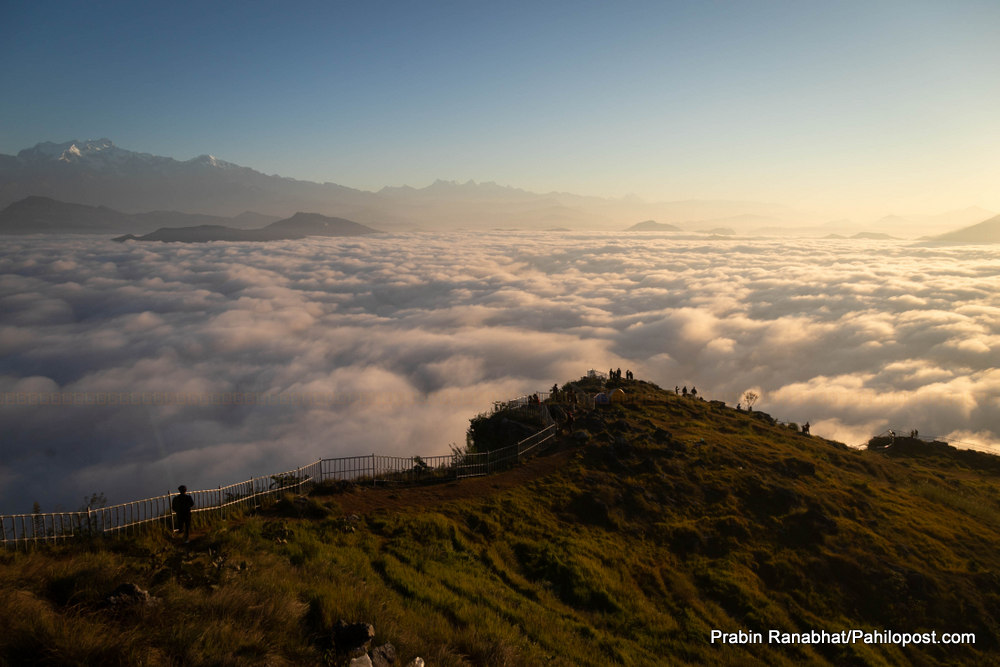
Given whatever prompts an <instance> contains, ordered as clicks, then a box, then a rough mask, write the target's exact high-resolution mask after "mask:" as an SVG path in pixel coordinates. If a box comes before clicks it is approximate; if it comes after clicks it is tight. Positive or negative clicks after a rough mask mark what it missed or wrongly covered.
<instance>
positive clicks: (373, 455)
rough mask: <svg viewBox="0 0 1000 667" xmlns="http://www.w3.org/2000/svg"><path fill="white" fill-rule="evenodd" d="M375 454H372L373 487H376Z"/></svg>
mask: <svg viewBox="0 0 1000 667" xmlns="http://www.w3.org/2000/svg"><path fill="white" fill-rule="evenodd" d="M375 485H376V482H375V454H372V486H375Z"/></svg>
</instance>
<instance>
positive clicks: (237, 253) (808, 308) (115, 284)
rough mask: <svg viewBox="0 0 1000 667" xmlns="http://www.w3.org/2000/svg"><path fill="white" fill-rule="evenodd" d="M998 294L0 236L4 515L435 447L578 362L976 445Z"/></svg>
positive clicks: (497, 251) (521, 237)
mask: <svg viewBox="0 0 1000 667" xmlns="http://www.w3.org/2000/svg"><path fill="white" fill-rule="evenodd" d="M998 283H1000V265H998V263H997V261H996V259H995V253H994V251H993V250H992V249H990V248H977V247H963V248H958V249H949V248H917V247H909V246H906V245H903V244H896V243H881V242H878V243H875V242H872V243H867V242H858V241H833V240H801V241H774V240H767V239H763V240H760V239H758V240H746V239H730V240H726V239H714V240H702V239H691V238H680V237H677V236H670V235H662V236H659V235H655V234H635V235H624V234H622V235H615V234H596V233H595V234H569V233H567V234H559V233H527V232H503V233H500V232H497V233H486V234H484V233H475V234H472V233H469V234H460V233H456V234H440V235H438V234H422V233H414V234H399V235H387V236H379V237H372V238H354V239H309V240H302V241H289V242H281V243H271V244H236V243H213V244H194V245H181V244H163V245H160V244H136V243H130V244H124V245H119V244H114V243H111V242H110V241H106V240H103V239H93V238H81V237H76V238H69V239H51V238H37V237H36V238H14V239H5V247H4V250H3V251H2V252H0V391H2V392H7V393H5V394H4V396H5V397H8V398H12V401H8V402H7V403H6V404H4V405H0V430H2V432H3V433H4V438H3V439H2V440H0V511H4V512H10V511H18V510H25V509H28V508H30V506H31V502H32V501H33V500H38V501H40V502H42V503H43V505H44V506H45V507H46V508H47V509H54V508H55V507H57V506H62V507H64V508H68V509H72V508H75V507H76V506H77V505H78V504H79V502H80V500H81V499H82V498H83V497H84V496H85V495H88V494H89V493H91V492H94V491H104V492H105V493H107V494H108V496H109V498H110V499H111V500H112V501H122V500H127V499H131V498H133V497H136V498H137V497H142V496H146V495H149V494H150V493H161V492H162V493H165V492H167V491H168V490H170V489H172V488H174V487H176V485H177V484H178V483H181V482H183V483H186V484H188V485H189V486H192V487H210V486H215V485H218V484H220V483H223V484H224V483H228V482H230V481H236V480H239V479H244V478H246V477H248V476H251V475H255V474H264V473H271V472H278V471H279V470H284V469H288V468H293V467H295V466H298V465H300V464H303V463H306V462H308V461H310V460H315V459H316V458H319V457H321V456H340V455H353V454H368V453H372V452H377V453H398V454H404V455H412V454H423V455H432V454H438V453H447V452H448V451H449V446H450V444H451V443H461V442H462V441H463V439H464V431H465V427H466V425H467V421H468V419H469V417H470V416H472V415H473V414H475V413H476V412H478V411H481V410H484V409H486V408H488V407H489V406H490V405H491V403H492V401H493V400H497V399H501V398H505V397H510V396H512V395H516V394H519V393H524V392H530V391H535V390H539V389H544V388H546V387H550V386H551V385H552V384H553V383H554V382H562V381H564V380H568V379H572V378H575V377H578V376H579V375H581V374H583V373H584V372H585V371H586V370H588V369H589V368H592V367H593V368H598V369H601V370H606V369H607V368H608V367H619V366H620V367H622V368H623V369H625V368H630V369H632V370H633V371H634V372H636V374H637V376H638V377H641V378H645V379H649V380H652V381H654V382H657V383H659V384H660V385H662V386H668V387H673V386H674V385H687V386H692V385H696V386H697V387H698V389H699V393H701V394H702V395H705V396H707V397H710V398H718V399H722V400H725V401H727V402H730V403H735V402H736V401H737V400H739V399H740V397H741V395H742V393H743V391H744V390H746V389H747V388H749V387H754V388H756V389H757V390H758V391H759V393H760V394H761V395H762V398H761V399H760V401H759V403H758V404H757V408H758V409H761V410H766V411H768V412H771V413H772V414H774V415H775V416H776V417H779V418H784V419H788V420H793V421H797V422H804V421H807V420H809V421H811V423H812V431H813V433H816V434H820V435H826V436H828V437H833V438H837V439H841V440H843V441H845V442H848V443H849V444H852V445H856V444H860V443H861V442H863V441H864V440H866V439H867V437H869V436H870V435H873V434H874V433H877V432H879V431H881V430H884V429H885V428H896V429H898V430H901V431H906V430H909V429H911V428H917V429H919V430H920V432H921V434H925V435H938V436H943V437H952V438H954V439H957V440H960V441H962V442H965V443H968V444H970V445H974V446H980V447H988V446H990V445H991V444H993V443H995V442H997V435H998V432H997V426H996V424H998V423H1000V420H998V417H1000V402H998V399H997V398H996V397H997V396H998V395H1000V370H998V369H997V363H996V361H995V359H994V356H995V355H994V354H992V350H995V349H996V348H997V344H998V342H1000V289H998V287H1000V284H998ZM21 399H23V401H22V402H24V403H25V404H23V405H22V404H18V403H19V401H21ZM53 402H58V403H59V404H58V405H53V404H52V403H53Z"/></svg>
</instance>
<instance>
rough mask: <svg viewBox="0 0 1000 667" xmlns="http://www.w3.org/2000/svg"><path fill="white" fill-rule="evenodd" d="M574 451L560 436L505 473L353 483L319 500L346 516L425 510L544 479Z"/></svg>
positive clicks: (320, 494) (563, 464)
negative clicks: (418, 481)
mask: <svg viewBox="0 0 1000 667" xmlns="http://www.w3.org/2000/svg"><path fill="white" fill-rule="evenodd" d="M574 451H575V446H574V441H573V440H572V439H571V438H569V437H566V436H559V438H558V439H557V440H556V442H555V443H554V444H553V445H551V446H550V447H548V448H547V449H546V450H545V451H542V452H539V453H538V454H536V455H535V456H533V457H531V458H530V459H528V460H527V461H525V462H524V463H522V464H520V465H518V466H517V467H515V468H512V469H511V470H506V471H504V472H499V473H495V474H492V475H484V476H482V477H469V478H466V479H461V480H454V481H448V482H436V483H429V484H416V485H413V484H406V485H398V486H393V485H389V486H376V487H371V486H361V485H357V484H351V485H349V486H347V487H346V488H345V489H344V490H332V491H329V492H323V491H320V492H319V493H317V497H318V498H320V499H322V500H324V501H327V500H331V501H333V502H335V503H336V504H337V506H338V507H339V508H340V509H341V511H342V512H343V513H344V514H369V513H372V512H377V511H380V510H381V511H393V512H398V511H405V510H408V509H422V508H426V507H433V506H435V505H440V504H442V503H446V502H449V501H452V500H465V499H467V498H483V497H486V496H489V495H492V494H495V493H499V492H501V491H505V490H507V489H510V488H514V487H517V486H520V485H523V484H525V483H527V482H530V481H532V480H535V479H539V478H541V477H545V476H547V475H550V474H552V473H553V472H555V471H557V470H559V469H560V468H562V467H563V466H565V465H566V463H567V462H568V461H569V460H570V459H571V458H572V456H573V453H574Z"/></svg>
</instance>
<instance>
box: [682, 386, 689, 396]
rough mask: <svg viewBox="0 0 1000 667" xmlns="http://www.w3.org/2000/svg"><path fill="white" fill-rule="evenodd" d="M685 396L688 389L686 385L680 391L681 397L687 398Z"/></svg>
mask: <svg viewBox="0 0 1000 667" xmlns="http://www.w3.org/2000/svg"><path fill="white" fill-rule="evenodd" d="M687 395H688V388H687V385H684V388H683V389H681V396H687Z"/></svg>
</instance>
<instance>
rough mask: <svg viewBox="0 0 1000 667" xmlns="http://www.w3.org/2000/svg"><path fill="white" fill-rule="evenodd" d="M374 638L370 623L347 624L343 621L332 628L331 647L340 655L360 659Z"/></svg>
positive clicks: (373, 630) (373, 629)
mask: <svg viewBox="0 0 1000 667" xmlns="http://www.w3.org/2000/svg"><path fill="white" fill-rule="evenodd" d="M374 638H375V628H374V627H373V626H372V624H371V623H348V622H347V621H344V620H343V619H341V620H339V621H337V624H336V625H335V626H333V645H334V646H335V647H336V649H337V653H339V654H340V655H346V656H351V657H355V656H356V657H361V654H362V653H367V652H368V645H369V644H371V641H372V639H374Z"/></svg>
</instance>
